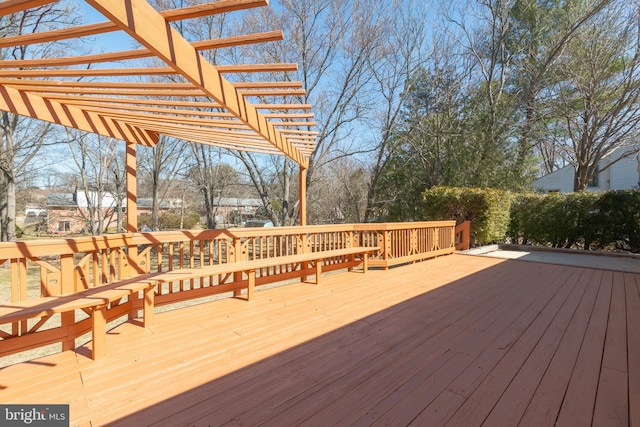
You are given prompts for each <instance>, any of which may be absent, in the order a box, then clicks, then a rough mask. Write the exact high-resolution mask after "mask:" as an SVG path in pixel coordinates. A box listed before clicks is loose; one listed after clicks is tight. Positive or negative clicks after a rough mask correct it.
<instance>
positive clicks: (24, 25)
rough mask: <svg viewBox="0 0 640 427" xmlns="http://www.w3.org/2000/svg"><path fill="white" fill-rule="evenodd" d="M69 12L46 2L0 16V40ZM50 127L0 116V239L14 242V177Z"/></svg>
mask: <svg viewBox="0 0 640 427" xmlns="http://www.w3.org/2000/svg"><path fill="white" fill-rule="evenodd" d="M71 16H72V14H71V10H70V8H69V5H68V4H65V3H58V2H53V3H48V4H46V5H43V6H40V7H36V8H32V9H28V10H26V11H23V12H19V13H14V14H11V15H5V16H2V17H0V37H10V36H18V35H22V34H30V33H33V32H37V31H41V30H48V29H53V28H57V27H59V26H60V25H63V24H65V23H68V22H69V21H71V19H72V18H71ZM67 47H68V46H65V44H64V43H58V44H51V43H42V44H37V45H29V46H14V47H9V48H4V49H0V58H1V59H27V58H28V57H36V56H39V57H52V56H55V55H56V54H57V53H58V52H59V51H61V50H64V49H66V48H67ZM52 130H53V126H51V125H50V124H46V123H43V122H38V121H33V120H30V119H26V118H22V117H19V116H16V115H14V114H10V113H6V112H2V113H1V114H0V184H1V185H2V190H0V240H2V241H7V240H15V237H16V236H15V228H16V222H15V218H16V199H15V197H16V196H15V191H16V178H17V176H18V175H19V174H20V171H21V170H23V169H24V167H25V165H27V164H28V163H29V162H30V161H31V160H32V159H33V158H34V156H35V155H36V154H37V152H38V150H39V149H40V147H42V146H43V144H45V143H46V141H47V138H48V137H49V136H50V133H51V132H52Z"/></svg>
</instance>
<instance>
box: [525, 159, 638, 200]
mask: <svg viewBox="0 0 640 427" xmlns="http://www.w3.org/2000/svg"><path fill="white" fill-rule="evenodd" d="M623 153H624V150H623V149H622V148H621V149H618V150H615V151H614V152H613V153H611V154H610V155H609V156H608V157H605V158H604V159H603V160H602V161H601V162H600V164H599V170H600V172H599V173H598V175H597V176H596V177H595V178H594V179H593V180H592V181H591V182H590V183H589V184H588V185H587V188H586V191H610V190H633V189H637V188H639V186H640V159H639V158H638V156H637V155H634V156H630V157H626V158H623V159H620V160H618V161H617V162H616V163H614V164H613V165H611V167H608V168H606V169H604V167H606V165H608V164H610V163H611V162H613V161H615V160H617V159H619V158H620V156H621V155H622V154H623ZM574 175H575V169H574V168H573V166H572V165H569V166H565V167H563V168H561V169H558V170H557V171H554V172H552V173H550V174H548V175H545V176H543V177H541V178H538V179H536V180H535V181H534V182H533V186H534V188H535V189H536V190H540V191H543V192H545V193H552V192H560V193H571V192H573V180H574Z"/></svg>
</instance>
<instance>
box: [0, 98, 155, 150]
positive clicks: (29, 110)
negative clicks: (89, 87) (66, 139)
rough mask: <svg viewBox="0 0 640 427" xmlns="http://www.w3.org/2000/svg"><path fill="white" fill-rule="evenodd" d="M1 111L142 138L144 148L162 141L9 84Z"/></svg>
mask: <svg viewBox="0 0 640 427" xmlns="http://www.w3.org/2000/svg"><path fill="white" fill-rule="evenodd" d="M0 110H3V111H8V112H11V113H13V114H18V115H21V116H26V117H31V118H34V119H39V120H42V121H46V122H50V123H56V124H60V125H62V126H67V127H72V128H75V129H78V130H83V131H86V132H92V133H97V134H100V135H103V136H107V137H111V138H116V139H121V140H125V141H127V140H133V139H134V138H140V140H139V141H138V140H137V139H136V141H137V142H139V143H140V144H143V145H150V146H151V145H155V144H156V143H157V141H158V136H157V135H154V134H152V133H149V132H147V131H142V130H137V131H135V132H133V131H132V129H131V128H130V127H129V126H128V125H127V124H126V122H120V121H111V120H105V119H104V118H101V117H100V116H98V115H96V114H95V113H92V112H88V111H84V110H83V109H81V108H77V107H73V106H68V105H63V104H61V103H59V102H56V101H52V100H48V99H45V98H42V97H40V96H38V95H36V94H33V93H31V92H25V91H20V90H17V89H15V88H13V87H10V86H6V85H0Z"/></svg>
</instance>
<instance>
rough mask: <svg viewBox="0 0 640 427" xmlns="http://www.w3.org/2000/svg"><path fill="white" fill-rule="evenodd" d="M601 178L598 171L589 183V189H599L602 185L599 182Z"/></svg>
mask: <svg viewBox="0 0 640 427" xmlns="http://www.w3.org/2000/svg"><path fill="white" fill-rule="evenodd" d="M599 176H600V169H596V173H595V175H593V178H591V180H590V181H589V182H587V187H598V186H599V185H600V183H599V182H598V177H599Z"/></svg>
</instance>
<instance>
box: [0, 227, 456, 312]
mask: <svg viewBox="0 0 640 427" xmlns="http://www.w3.org/2000/svg"><path fill="white" fill-rule="evenodd" d="M454 230H455V222H454V221H435V222H415V223H393V224H389V223H387V224H341V225H323V226H306V227H273V228H237V229H227V230H203V231H195V230H194V231H175V232H172V231H167V232H154V233H131V234H119V235H105V236H99V237H78V238H68V239H54V240H34V241H21V242H5V243H0V304H5V303H8V302H14V301H25V300H30V299H36V298H39V297H41V296H48V295H60V294H67V293H71V292H75V291H79V290H83V289H88V288H93V287H97V286H100V285H102V284H106V283H111V282H113V281H115V280H119V279H123V278H128V277H133V276H136V275H139V274H144V273H149V272H157V271H168V270H175V269H179V268H189V267H200V266H205V265H213V264H221V263H227V262H236V261H242V260H249V259H258V258H273V257H280V256H286V255H293V254H297V253H303V252H312V251H320V250H330V249H340V248H346V247H351V246H364V247H379V248H381V249H380V250H378V251H376V252H375V253H373V254H372V255H371V258H370V260H369V265H370V266H371V267H381V268H389V267H391V266H394V265H398V264H403V263H408V262H415V261H419V260H423V259H427V258H432V257H435V256H439V255H444V254H449V253H453V252H454V250H455V232H454ZM343 261H344V260H341V259H330V260H326V261H325V263H324V265H323V271H329V270H334V269H340V268H343V265H341V264H343ZM3 270H4V271H3ZM7 271H8V274H7ZM305 275H306V274H305V271H304V266H300V265H291V264H283V265H278V266H275V267H273V268H269V269H263V270H262V271H260V272H259V274H257V279H256V285H263V284H267V283H273V282H279V281H283V280H287V279H293V278H297V277H303V276H305ZM223 279H224V280H225V281H229V278H228V277H226V278H210V281H208V282H206V283H205V282H204V281H199V282H198V283H193V282H189V283H177V284H176V283H174V284H165V285H164V286H163V287H162V288H159V289H156V305H162V304H169V303H173V302H176V301H180V300H184V299H190V298H194V297H198V296H204V295H206V294H211V293H215V290H214V289H209V290H205V289H203V288H213V287H214V286H215V284H217V283H219V282H220V281H221V280H223ZM237 279H238V280H240V279H241V278H237Z"/></svg>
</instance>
